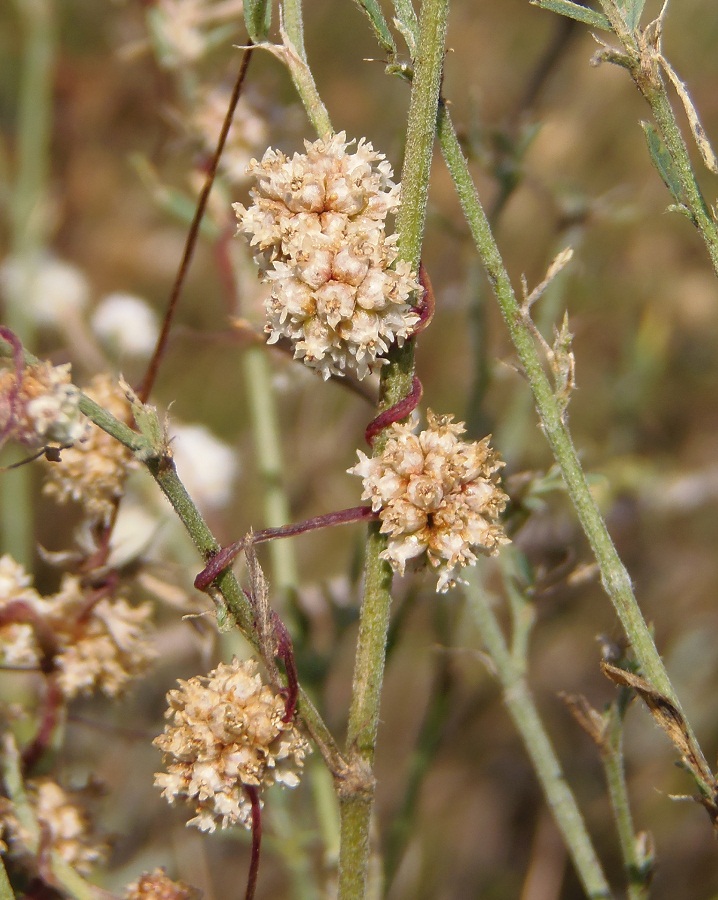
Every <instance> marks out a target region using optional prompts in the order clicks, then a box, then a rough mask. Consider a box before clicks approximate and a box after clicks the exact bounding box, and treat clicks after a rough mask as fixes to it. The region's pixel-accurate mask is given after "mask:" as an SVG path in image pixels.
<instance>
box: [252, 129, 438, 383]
mask: <svg viewBox="0 0 718 900" xmlns="http://www.w3.org/2000/svg"><path fill="white" fill-rule="evenodd" d="M352 143H353V141H347V140H346V135H345V134H344V132H341V133H339V134H336V135H334V136H332V137H331V138H328V139H326V140H318V141H315V142H314V143H313V144H310V143H308V142H305V148H306V153H295V154H294V156H293V157H292V158H291V159H289V158H287V157H286V156H285V155H284V154H283V153H281V152H279V151H278V150H271V149H270V150H267V152H266V153H265V154H264V157H263V158H262V161H261V162H257V161H256V160H252V162H251V163H250V165H249V169H248V171H249V173H250V174H251V175H253V176H254V177H255V178H256V179H257V187H256V188H255V189H253V190H252V192H251V197H252V200H253V201H254V202H253V204H252V205H251V206H249V207H244V206H242V204H241V203H237V204H235V210H236V212H237V218H238V220H239V232H240V234H243V235H245V236H246V237H247V238H248V239H249V240H250V243H251V245H252V247H254V248H255V252H256V255H255V259H256V261H257V263H258V264H259V266H260V270H261V274H262V275H263V277H264V280H265V281H268V282H269V283H270V284H271V286H272V292H271V296H270V298H269V300H268V301H267V304H266V311H267V324H266V326H265V331H266V332H267V333H268V334H269V338H268V341H269V343H270V344H271V343H275V342H276V341H278V340H279V339H280V338H282V337H284V338H288V339H289V340H290V341H291V342H292V344H293V346H294V356H295V358H297V359H302V360H303V361H304V362H305V363H306V364H307V365H309V366H311V367H312V368H315V369H318V370H319V371H320V372H321V373H322V376H323V377H324V378H329V376H330V375H341V374H343V373H344V372H345V370H347V369H354V370H355V371H356V374H357V377H358V378H364V377H365V376H366V375H368V374H369V373H370V372H371V371H372V370H374V369H375V368H377V367H378V366H380V365H381V364H382V360H381V357H382V356H383V355H384V354H386V352H387V351H388V350H389V347H390V346H391V345H392V344H394V343H397V344H399V345H401V344H402V343H403V342H404V341H405V340H406V338H407V337H409V336H410V334H411V332H412V330H413V328H414V326H415V325H416V324H417V322H418V321H419V317H418V315H417V314H416V312H415V311H414V309H413V308H412V306H411V300H412V298H413V297H414V296H415V295H418V293H419V292H420V290H421V286H420V285H419V283H418V282H417V280H416V277H415V275H414V273H413V272H412V271H411V269H410V266H409V265H408V264H407V263H405V262H403V261H401V260H398V259H397V249H396V242H397V236H396V235H393V234H392V235H387V234H386V231H385V219H386V216H387V214H389V213H394V212H395V211H396V208H397V206H398V204H399V185H396V184H394V183H393V182H392V180H391V178H392V175H393V173H392V169H391V166H390V165H389V163H388V162H387V160H386V159H385V157H384V156H383V154H381V153H377V152H376V151H375V150H374V149H373V147H372V145H371V144H370V143H367V142H366V141H364V140H363V139H362V140H360V141H359V143H358V144H357V147H356V150H355V152H353V153H349V152H348V148H349V146H350V145H351V144H352Z"/></svg>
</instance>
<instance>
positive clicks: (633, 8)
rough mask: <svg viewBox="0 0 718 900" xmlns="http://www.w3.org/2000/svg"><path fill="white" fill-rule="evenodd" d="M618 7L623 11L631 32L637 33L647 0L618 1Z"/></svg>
mask: <svg viewBox="0 0 718 900" xmlns="http://www.w3.org/2000/svg"><path fill="white" fill-rule="evenodd" d="M618 5H619V6H620V7H622V9H623V15H624V18H625V19H626V25H628V27H629V28H630V29H631V31H636V29H637V28H638V25H639V23H640V21H641V13H642V12H643V7H644V6H645V5H646V0H618Z"/></svg>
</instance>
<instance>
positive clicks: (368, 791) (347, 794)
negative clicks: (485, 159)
mask: <svg viewBox="0 0 718 900" xmlns="http://www.w3.org/2000/svg"><path fill="white" fill-rule="evenodd" d="M448 6H449V4H448V0H424V3H423V4H422V8H421V15H420V19H419V40H418V51H417V62H416V70H415V73H414V80H413V83H412V93H411V101H410V105H409V121H408V126H407V140H406V149H405V154H404V167H403V170H402V203H401V208H400V210H399V215H398V221H397V231H398V233H399V254H400V256H401V258H402V259H405V260H408V261H409V262H410V263H411V264H412V266H413V267H414V269H417V268H418V263H419V258H420V256H421V240H422V236H423V232H424V221H425V216H426V200H427V194H428V185H429V171H430V168H431V159H432V151H433V145H434V136H435V128H436V113H437V107H438V102H439V88H440V84H441V74H442V66H443V60H444V52H445V49H444V47H445V39H446V23H447V17H448ZM413 367H414V358H413V348H412V347H411V345H410V344H407V345H405V346H404V348H402V349H401V350H397V351H395V352H393V353H392V355H391V356H390V362H389V364H388V365H387V366H386V367H385V369H384V372H383V374H382V385H381V399H380V406H381V407H382V408H387V407H388V406H391V405H392V404H393V403H395V402H396V401H397V400H399V399H400V398H402V397H404V396H406V395H407V394H408V393H409V390H410V387H411V380H412V375H413ZM382 443H383V442H382V436H381V434H380V435H379V436H378V438H377V440H376V441H375V445H374V452H375V453H376V452H379V451H380V450H381V447H382ZM385 548H386V539H385V538H384V537H383V536H382V535H380V534H379V530H378V527H377V526H376V524H375V525H373V526H370V529H369V538H368V541H367V550H366V553H367V557H366V577H365V587H364V600H363V603H362V611H361V618H360V623H359V640H358V643H357V653H356V661H355V667H354V684H353V693H352V702H351V708H350V712H349V726H348V734H347V750H348V755H349V759H350V763H351V764H352V765H353V766H355V768H356V771H357V773H359V775H360V779H359V783H358V784H357V785H356V787H354V786H352V788H351V789H348V790H344V791H343V793H342V798H341V851H340V856H339V898H340V900H354V898H357V900H358V898H361V897H364V895H365V889H366V883H367V871H368V861H369V831H370V824H371V812H372V806H373V801H374V784H373V776H372V766H373V762H374V747H375V743H376V734H377V727H378V722H379V708H380V701H381V691H382V683H383V677H384V663H385V655H386V639H387V631H388V627H389V609H390V606H391V570H390V569H389V566H388V565H387V563H386V562H384V561H383V560H382V559H380V554H381V552H382V551H383V550H384V549H385Z"/></svg>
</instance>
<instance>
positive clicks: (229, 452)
mask: <svg viewBox="0 0 718 900" xmlns="http://www.w3.org/2000/svg"><path fill="white" fill-rule="evenodd" d="M170 431H171V434H172V439H173V440H172V454H173V456H174V460H175V465H176V466H177V471H178V473H179V476H180V478H181V479H182V481H183V483H184V486H185V487H186V488H187V491H188V493H189V495H190V497H191V498H192V499H193V500H194V502H195V503H196V504H197V506H199V507H200V508H204V509H219V508H220V507H222V506H225V505H226V504H227V503H228V502H229V499H230V497H231V495H232V486H233V483H234V480H235V478H236V477H237V475H238V473H239V460H238V459H237V454H236V452H235V451H234V450H233V449H232V448H231V447H230V446H228V445H227V444H225V443H224V442H223V441H220V439H219V438H217V437H215V436H214V435H213V434H212V432H211V431H209V430H208V429H206V428H205V427H204V426H203V425H173V426H172V427H171V429H170Z"/></svg>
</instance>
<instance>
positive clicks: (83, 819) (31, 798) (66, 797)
mask: <svg viewBox="0 0 718 900" xmlns="http://www.w3.org/2000/svg"><path fill="white" fill-rule="evenodd" d="M26 787H27V799H28V802H29V805H30V808H31V809H32V812H33V814H34V816H35V818H36V821H37V824H38V826H39V828H40V830H41V832H42V846H43V848H44V850H45V852H47V851H48V850H52V851H54V852H55V853H57V854H58V855H59V856H61V857H62V859H63V860H64V861H65V862H66V863H67V864H68V865H70V866H72V868H73V869H76V870H77V871H78V872H79V873H80V874H81V875H87V874H88V873H89V872H90V871H91V870H92V868H93V866H94V865H96V864H97V863H99V862H102V861H103V860H104V858H105V856H106V855H107V849H108V848H107V844H106V843H105V842H103V841H101V840H99V839H98V838H97V836H96V835H95V834H94V831H93V828H92V823H91V821H90V818H89V816H88V815H87V812H86V811H85V810H84V809H83V808H82V807H81V806H80V805H79V804H78V803H77V802H76V801H75V799H74V798H73V797H72V796H71V794H70V793H69V792H67V791H65V790H63V788H61V787H60V786H59V785H58V784H57V783H56V782H54V781H52V780H51V779H49V778H36V779H33V780H31V781H28V782H27V785H26ZM0 822H1V823H2V829H3V838H4V839H5V842H6V844H7V846H8V848H9V852H10V855H11V856H13V857H15V858H20V859H22V858H23V857H29V856H34V855H35V854H36V852H37V851H36V849H35V850H34V851H33V848H36V847H37V843H38V839H37V835H36V834H32V833H30V831H29V830H28V823H27V819H26V818H25V817H22V818H21V817H20V816H19V815H17V814H16V811H15V808H14V806H13V804H12V803H11V802H10V801H9V800H4V801H3V802H2V804H1V805H0Z"/></svg>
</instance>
